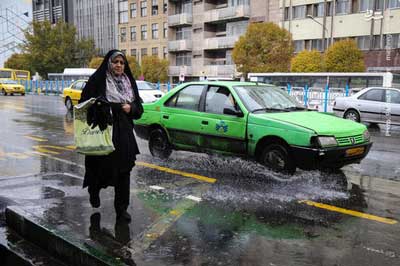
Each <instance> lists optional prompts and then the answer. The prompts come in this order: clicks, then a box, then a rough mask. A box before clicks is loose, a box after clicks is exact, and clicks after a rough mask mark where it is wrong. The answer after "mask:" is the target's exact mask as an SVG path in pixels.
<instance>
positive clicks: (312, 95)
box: [20, 80, 360, 112]
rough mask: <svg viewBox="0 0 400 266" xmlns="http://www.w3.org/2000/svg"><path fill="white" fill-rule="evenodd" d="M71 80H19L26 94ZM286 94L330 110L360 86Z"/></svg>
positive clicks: (164, 87) (50, 91) (47, 91)
mask: <svg viewBox="0 0 400 266" xmlns="http://www.w3.org/2000/svg"><path fill="white" fill-rule="evenodd" d="M71 83H72V81H63V80H35V81H33V80H30V81H26V80H25V81H20V84H22V85H24V86H25V93H27V94H44V95H59V94H62V93H63V89H64V88H66V87H69V86H71ZM154 85H155V86H156V88H157V89H158V90H161V91H163V92H168V91H170V90H171V89H173V88H174V87H175V86H177V85H179V84H171V83H169V82H168V83H160V82H157V83H154ZM281 88H282V89H283V90H286V91H287V92H288V94H290V95H292V96H293V97H295V98H296V99H297V101H298V102H299V103H300V104H302V105H304V106H305V107H307V108H309V109H314V110H317V111H320V112H332V108H333V103H334V101H335V99H336V97H342V96H350V95H352V94H354V93H356V92H358V91H359V90H360V88H355V89H350V88H329V87H326V88H322V87H308V86H305V87H290V86H288V87H281Z"/></svg>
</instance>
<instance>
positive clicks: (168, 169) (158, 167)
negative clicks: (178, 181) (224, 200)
mask: <svg viewBox="0 0 400 266" xmlns="http://www.w3.org/2000/svg"><path fill="white" fill-rule="evenodd" d="M136 165H140V166H144V167H148V168H152V169H156V170H159V171H163V172H167V173H170V174H175V175H181V176H185V177H191V178H195V179H198V180H201V181H204V182H208V183H215V182H216V181H217V179H215V178H210V177H206V176H202V175H197V174H192V173H187V172H183V171H179V170H174V169H171V168H167V167H162V166H158V165H155V164H151V163H145V162H136Z"/></svg>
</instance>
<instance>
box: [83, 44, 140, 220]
mask: <svg viewBox="0 0 400 266" xmlns="http://www.w3.org/2000/svg"><path fill="white" fill-rule="evenodd" d="M90 98H97V99H99V103H98V102H96V103H95V104H94V105H93V106H92V107H93V108H94V109H96V108H97V109H101V110H90V109H89V111H90V112H89V111H88V122H89V121H92V122H93V123H94V124H99V126H100V128H101V127H104V122H105V121H107V120H108V121H109V122H111V121H110V118H111V116H109V114H110V112H109V110H110V109H111V111H112V125H113V137H112V140H113V144H114V147H115V151H113V152H112V153H110V154H109V155H106V156H89V155H87V156H86V158H85V170H86V172H85V179H84V181H83V187H84V188H85V187H88V191H89V195H90V204H91V205H92V207H94V208H98V207H99V206H100V197H99V192H100V189H102V188H106V187H108V186H114V188H115V198H114V207H115V211H116V213H117V219H119V220H126V221H130V220H131V217H130V215H129V214H128V212H127V209H128V206H129V192H130V172H131V170H132V168H133V166H134V165H135V160H136V154H139V149H138V146H137V143H136V139H135V136H134V135H133V119H139V118H140V117H141V115H142V113H143V107H142V104H141V103H140V98H139V92H138V88H137V85H136V81H135V79H134V78H133V76H132V73H131V70H130V68H129V65H128V62H127V60H126V57H125V55H124V54H123V53H122V52H121V51H118V50H111V51H109V52H108V53H107V55H106V56H105V58H104V60H103V62H102V63H101V65H100V67H99V68H98V69H97V70H96V72H95V73H94V74H93V75H92V76H91V77H90V78H89V81H88V82H87V84H86V86H85V88H84V89H83V91H82V96H81V99H80V101H79V102H84V101H86V100H88V99H90ZM100 99H101V100H100ZM107 108H108V109H107ZM105 116H107V117H105ZM101 124H103V125H101Z"/></svg>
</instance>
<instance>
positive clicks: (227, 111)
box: [223, 108, 244, 117]
mask: <svg viewBox="0 0 400 266" xmlns="http://www.w3.org/2000/svg"><path fill="white" fill-rule="evenodd" d="M223 113H224V114H225V115H234V116H237V117H243V116H244V114H243V113H242V111H241V110H234V109H232V108H224V112H223Z"/></svg>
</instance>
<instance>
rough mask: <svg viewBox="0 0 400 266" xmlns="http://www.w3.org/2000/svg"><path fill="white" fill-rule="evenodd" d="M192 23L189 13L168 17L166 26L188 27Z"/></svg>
mask: <svg viewBox="0 0 400 266" xmlns="http://www.w3.org/2000/svg"><path fill="white" fill-rule="evenodd" d="M192 22H193V16H192V14H190V13H182V14H176V15H172V16H168V26H169V27H176V26H190V25H192Z"/></svg>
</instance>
